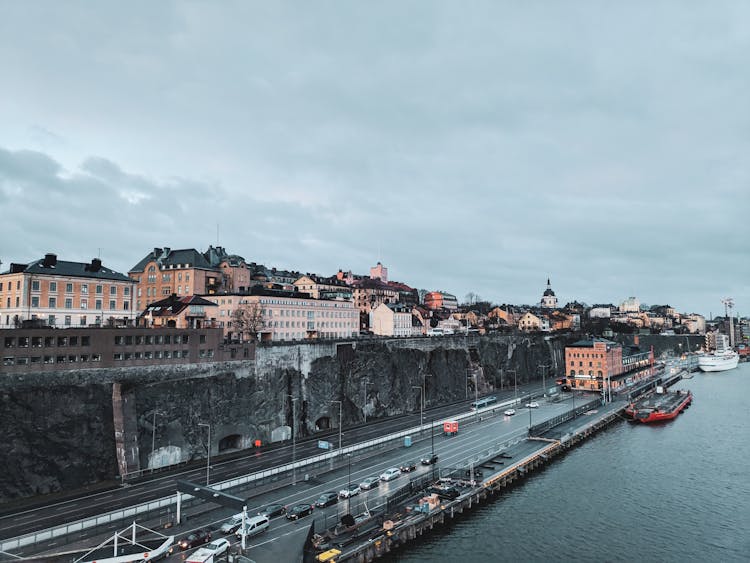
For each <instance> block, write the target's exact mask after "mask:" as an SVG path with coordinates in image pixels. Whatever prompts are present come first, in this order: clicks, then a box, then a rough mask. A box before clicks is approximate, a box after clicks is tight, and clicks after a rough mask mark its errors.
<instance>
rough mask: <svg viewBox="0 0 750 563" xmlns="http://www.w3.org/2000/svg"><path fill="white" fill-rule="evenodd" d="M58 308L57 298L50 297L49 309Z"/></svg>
mask: <svg viewBox="0 0 750 563" xmlns="http://www.w3.org/2000/svg"><path fill="white" fill-rule="evenodd" d="M55 307H57V297H50V298H49V308H50V309H54V308H55Z"/></svg>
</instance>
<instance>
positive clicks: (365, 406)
mask: <svg viewBox="0 0 750 563" xmlns="http://www.w3.org/2000/svg"><path fill="white" fill-rule="evenodd" d="M364 384H365V402H364V403H362V414H364V415H365V424H367V386H368V385H375V384H374V383H370V382H369V381H367V380H366V379H365V380H364Z"/></svg>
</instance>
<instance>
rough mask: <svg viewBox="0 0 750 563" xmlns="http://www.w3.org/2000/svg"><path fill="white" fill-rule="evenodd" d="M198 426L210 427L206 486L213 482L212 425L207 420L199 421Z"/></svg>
mask: <svg viewBox="0 0 750 563" xmlns="http://www.w3.org/2000/svg"><path fill="white" fill-rule="evenodd" d="M198 426H205V427H206V428H208V445H207V447H206V450H207V451H208V456H206V487H208V485H209V483H210V482H211V478H210V475H211V473H210V471H211V425H210V424H208V423H207V422H199V423H198Z"/></svg>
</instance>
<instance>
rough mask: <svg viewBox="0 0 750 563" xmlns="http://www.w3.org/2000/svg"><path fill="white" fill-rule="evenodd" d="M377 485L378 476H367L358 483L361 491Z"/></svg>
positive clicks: (378, 482) (378, 483)
mask: <svg viewBox="0 0 750 563" xmlns="http://www.w3.org/2000/svg"><path fill="white" fill-rule="evenodd" d="M378 486H380V477H367V478H366V479H364V480H363V481H362V482H361V483H360V484H359V488H360V489H362V490H363V491H369V490H370V489H372V488H374V487H378Z"/></svg>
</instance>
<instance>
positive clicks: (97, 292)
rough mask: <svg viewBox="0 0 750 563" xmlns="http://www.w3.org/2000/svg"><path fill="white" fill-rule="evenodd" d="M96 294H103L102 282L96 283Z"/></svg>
mask: <svg viewBox="0 0 750 563" xmlns="http://www.w3.org/2000/svg"><path fill="white" fill-rule="evenodd" d="M96 294H97V295H101V294H102V284H97V285H96Z"/></svg>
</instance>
